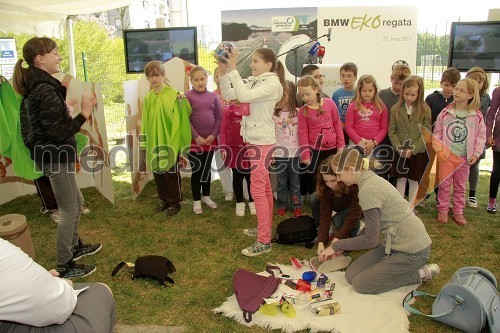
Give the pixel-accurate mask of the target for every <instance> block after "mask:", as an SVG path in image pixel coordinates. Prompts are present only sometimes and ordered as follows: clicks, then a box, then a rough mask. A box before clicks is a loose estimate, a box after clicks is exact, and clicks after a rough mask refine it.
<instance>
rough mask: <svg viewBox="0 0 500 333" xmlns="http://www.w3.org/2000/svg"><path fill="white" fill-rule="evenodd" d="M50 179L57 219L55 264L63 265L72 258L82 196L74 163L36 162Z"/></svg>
mask: <svg viewBox="0 0 500 333" xmlns="http://www.w3.org/2000/svg"><path fill="white" fill-rule="evenodd" d="M36 164H37V167H38V168H39V169H40V170H42V172H43V174H44V175H45V176H47V177H48V178H49V180H50V185H51V186H52V190H53V191H54V197H55V198H56V202H57V208H58V211H59V220H58V223H57V232H56V255H57V264H58V265H64V264H66V263H67V262H68V261H70V260H72V259H73V253H72V252H71V249H72V248H73V246H75V245H76V244H77V243H78V238H79V235H78V229H79V225H80V207H82V206H83V196H82V195H81V193H80V189H79V188H78V184H77V183H76V176H75V164H74V163H43V164H41V163H36Z"/></svg>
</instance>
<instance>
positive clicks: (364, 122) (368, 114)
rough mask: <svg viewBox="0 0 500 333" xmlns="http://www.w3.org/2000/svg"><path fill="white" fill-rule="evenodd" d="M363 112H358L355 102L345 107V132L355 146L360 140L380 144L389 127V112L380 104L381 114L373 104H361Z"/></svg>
mask: <svg viewBox="0 0 500 333" xmlns="http://www.w3.org/2000/svg"><path fill="white" fill-rule="evenodd" d="M363 106H364V107H365V108H366V111H365V112H360V111H359V110H358V108H357V106H356V101H353V102H351V104H349V106H348V107H347V113H346V115H345V131H346V133H347V135H348V136H349V139H351V140H352V142H354V143H355V144H358V143H359V142H360V141H361V139H366V140H375V141H377V144H380V143H381V142H382V140H384V138H385V137H386V136H387V129H388V127H389V112H388V111H387V107H386V106H385V104H384V103H382V112H380V110H379V109H378V108H377V106H376V105H375V103H371V102H370V103H363Z"/></svg>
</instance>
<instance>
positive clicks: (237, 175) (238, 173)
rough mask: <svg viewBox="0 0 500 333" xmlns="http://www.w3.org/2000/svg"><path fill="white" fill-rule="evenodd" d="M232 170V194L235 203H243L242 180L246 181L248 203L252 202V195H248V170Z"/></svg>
mask: <svg viewBox="0 0 500 333" xmlns="http://www.w3.org/2000/svg"><path fill="white" fill-rule="evenodd" d="M231 170H233V192H234V196H235V197H236V202H237V203H240V202H243V179H246V180H247V189H248V201H249V202H252V201H253V199H252V194H251V193H250V169H244V170H240V169H238V168H231Z"/></svg>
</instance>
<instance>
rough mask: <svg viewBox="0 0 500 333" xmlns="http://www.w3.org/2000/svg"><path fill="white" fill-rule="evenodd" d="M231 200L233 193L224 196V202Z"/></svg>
mask: <svg viewBox="0 0 500 333" xmlns="http://www.w3.org/2000/svg"><path fill="white" fill-rule="evenodd" d="M233 198H234V194H233V192H229V193H226V195H225V196H224V200H226V201H233Z"/></svg>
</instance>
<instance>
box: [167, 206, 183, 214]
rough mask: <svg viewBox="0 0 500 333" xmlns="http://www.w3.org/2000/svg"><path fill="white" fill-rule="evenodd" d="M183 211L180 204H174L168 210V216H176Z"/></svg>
mask: <svg viewBox="0 0 500 333" xmlns="http://www.w3.org/2000/svg"><path fill="white" fill-rule="evenodd" d="M179 210H181V205H179V204H172V205H171V206H169V207H168V208H167V209H166V214H167V216H174V215H175V214H177V213H178V212H179Z"/></svg>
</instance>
